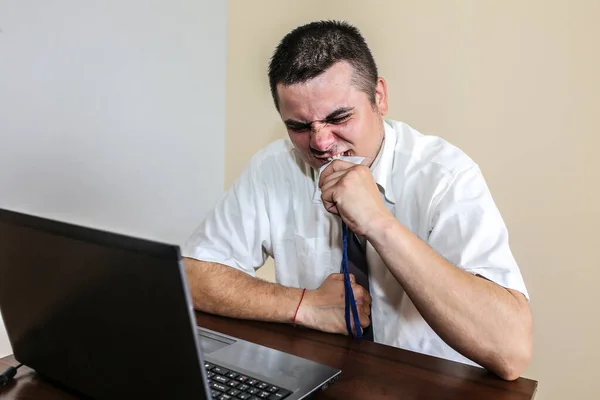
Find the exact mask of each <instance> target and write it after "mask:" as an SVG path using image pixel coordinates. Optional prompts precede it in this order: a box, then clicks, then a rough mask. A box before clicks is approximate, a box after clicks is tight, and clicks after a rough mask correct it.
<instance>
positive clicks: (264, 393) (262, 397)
mask: <svg viewBox="0 0 600 400" xmlns="http://www.w3.org/2000/svg"><path fill="white" fill-rule="evenodd" d="M270 395H271V393H269V392H260V393H259V394H258V397H260V398H261V399H268V398H269V396H270Z"/></svg>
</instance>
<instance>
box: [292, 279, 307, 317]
mask: <svg viewBox="0 0 600 400" xmlns="http://www.w3.org/2000/svg"><path fill="white" fill-rule="evenodd" d="M305 292H306V288H305V289H302V296H301V297H300V301H299V302H298V307H296V312H295V313H294V319H293V320H292V323H293V324H294V326H296V316H298V310H299V309H300V304H302V299H304V293H305Z"/></svg>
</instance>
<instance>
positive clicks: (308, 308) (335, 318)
mask: <svg viewBox="0 0 600 400" xmlns="http://www.w3.org/2000/svg"><path fill="white" fill-rule="evenodd" d="M350 282H351V283H352V291H353V292H354V300H355V301H356V308H357V310H358V317H359V321H360V325H361V327H362V328H366V327H367V326H369V324H370V323H371V320H370V318H369V315H370V313H371V296H370V295H369V292H367V290H365V289H364V288H363V287H362V286H360V285H358V284H357V283H356V279H355V277H354V275H352V274H350ZM344 306H345V302H344V275H342V274H331V275H329V276H328V277H327V278H326V279H325V280H324V281H323V283H322V284H321V286H320V287H319V288H318V289H316V290H307V291H306V293H305V295H304V299H303V300H302V302H301V303H300V308H299V309H298V315H297V316H296V323H297V324H298V325H302V326H305V327H307V328H312V329H317V330H321V331H324V332H329V333H343V334H346V335H347V334H348V331H347V329H346V320H345V319H344ZM352 329H353V330H354V332H356V328H355V327H354V322H352Z"/></svg>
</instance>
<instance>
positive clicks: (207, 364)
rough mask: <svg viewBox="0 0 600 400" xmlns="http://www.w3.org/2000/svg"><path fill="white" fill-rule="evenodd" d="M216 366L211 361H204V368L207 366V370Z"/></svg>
mask: <svg viewBox="0 0 600 400" xmlns="http://www.w3.org/2000/svg"><path fill="white" fill-rule="evenodd" d="M214 367H215V366H214V365H213V364H211V363H209V362H205V363H204V368H206V370H207V371H210V370H211V369H213V368H214Z"/></svg>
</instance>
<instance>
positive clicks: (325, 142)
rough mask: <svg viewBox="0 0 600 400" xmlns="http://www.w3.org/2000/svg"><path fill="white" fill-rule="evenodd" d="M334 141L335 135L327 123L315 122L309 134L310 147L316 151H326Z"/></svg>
mask: <svg viewBox="0 0 600 400" xmlns="http://www.w3.org/2000/svg"><path fill="white" fill-rule="evenodd" d="M334 143H335V135H334V134H333V132H332V131H331V127H329V126H327V124H323V123H320V122H315V123H313V125H312V130H311V135H310V147H312V148H313V149H315V150H317V151H323V152H324V151H327V150H329V149H330V148H331V146H332V145H333V144H334Z"/></svg>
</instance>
